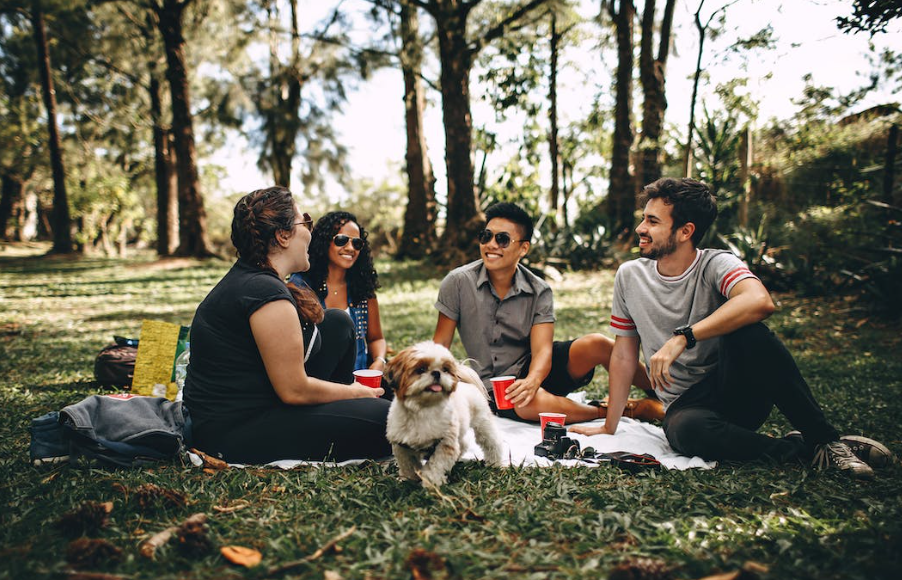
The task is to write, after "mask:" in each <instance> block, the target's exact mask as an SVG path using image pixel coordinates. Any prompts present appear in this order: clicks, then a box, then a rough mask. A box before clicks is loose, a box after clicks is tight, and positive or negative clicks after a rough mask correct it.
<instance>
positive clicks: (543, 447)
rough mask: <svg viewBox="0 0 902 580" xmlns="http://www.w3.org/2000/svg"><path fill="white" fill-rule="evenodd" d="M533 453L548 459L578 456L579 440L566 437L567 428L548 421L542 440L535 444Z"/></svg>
mask: <svg viewBox="0 0 902 580" xmlns="http://www.w3.org/2000/svg"><path fill="white" fill-rule="evenodd" d="M535 454H536V455H538V456H539V457H547V458H548V459H572V458H575V457H579V441H577V440H576V439H571V438H569V437H567V430H566V429H564V427H563V426H562V425H558V424H557V423H548V424H547V425H545V434H544V437H543V438H542V442H541V443H539V444H538V445H536V446H535Z"/></svg>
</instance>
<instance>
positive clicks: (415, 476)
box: [399, 472, 420, 481]
mask: <svg viewBox="0 0 902 580" xmlns="http://www.w3.org/2000/svg"><path fill="white" fill-rule="evenodd" d="M399 475H400V477H401V480H402V481H420V474H419V473H417V472H413V473H400V474H399Z"/></svg>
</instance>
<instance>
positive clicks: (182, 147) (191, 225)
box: [154, 0, 213, 257]
mask: <svg viewBox="0 0 902 580" xmlns="http://www.w3.org/2000/svg"><path fill="white" fill-rule="evenodd" d="M190 2H191V0H163V4H162V6H160V5H157V4H155V5H154V10H155V11H156V13H157V21H158V24H159V27H160V33H161V35H162V36H163V43H164V45H165V46H166V63H167V67H166V79H167V80H168V81H169V91H170V94H171V100H172V131H173V134H174V140H175V150H176V153H177V160H176V161H177V162H176V167H177V172H178V198H179V247H178V250H177V251H176V253H177V254H179V255H181V256H195V257H206V256H212V255H213V252H212V250H211V249H210V243H209V241H208V240H207V213H206V210H205V209H204V198H203V196H202V195H201V192H200V183H199V180H198V175H197V150H196V148H195V144H194V121H193V118H192V116H191V91H190V89H189V84H188V71H187V70H186V68H185V38H184V36H183V35H182V15H183V11H184V9H185V6H186V5H187V4H188V3H190Z"/></svg>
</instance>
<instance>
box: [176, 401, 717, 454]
mask: <svg viewBox="0 0 902 580" xmlns="http://www.w3.org/2000/svg"><path fill="white" fill-rule="evenodd" d="M581 395H583V393H574V394H571V395H570V396H571V398H573V399H577V400H580V399H581V398H582V397H581ZM495 420H496V421H497V424H498V430H499V431H500V433H501V438H502V439H503V440H504V464H505V465H517V466H536V467H548V466H551V465H554V464H556V463H557V464H561V465H567V466H577V465H583V466H587V467H588V466H591V465H595V464H589V463H585V462H581V461H579V460H558V461H552V460H550V459H547V458H545V457H537V456H536V455H535V446H536V444H537V443H540V442H541V440H542V437H541V432H540V429H539V424H538V423H523V422H520V421H514V420H512V419H502V418H501V417H495ZM583 424H584V425H589V424H592V425H597V424H599V423H598V422H597V421H596V422H592V423H583ZM568 436H569V437H570V438H572V439H577V440H579V443H580V446H581V448H583V449H585V448H586V447H594V448H595V450H596V451H598V452H601V453H611V452H614V451H627V452H629V453H638V454H642V453H649V454H651V455H653V456H654V457H655V458H656V459H657V460H658V461H660V462H661V465H663V466H664V467H666V468H667V469H679V470H683V469H692V468H700V469H713V468H714V467H715V466H716V465H717V462H716V461H705V460H704V459H702V458H701V457H687V456H685V455H680V454H678V453H677V452H676V451H674V450H673V448H671V447H670V444H669V443H668V442H667V438H666V437H665V436H664V429H662V428H661V427H658V426H657V425H652V424H650V423H643V422H641V421H636V420H633V419H630V418H628V417H624V418H622V419H620V424H619V425H618V426H617V433H616V434H615V435H593V436H591V437H587V436H585V435H578V434H576V433H568ZM467 441H468V443H469V445H468V450H467V451H466V453H464V457H463V458H464V460H471V461H472V460H476V459H481V458H482V450H481V449H479V447H478V446H477V445H476V443H475V442H474V440H473V434H472V433H470V434H469V435H468V436H467ZM188 456H189V458H190V459H191V462H192V463H193V464H194V465H197V466H200V465H203V460H202V459H201V458H200V457H198V456H197V455H195V454H193V453H189V454H188ZM361 462H362V460H359V459H352V460H348V461H342V462H339V463H334V462H317V461H301V460H295V459H284V460H280V461H273V462H272V463H268V464H267V466H269V467H280V468H282V469H291V468H293V467H297V466H299V465H355V464H358V463H361ZM233 467H244V465H240V464H233Z"/></svg>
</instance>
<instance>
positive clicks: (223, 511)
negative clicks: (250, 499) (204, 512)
mask: <svg viewBox="0 0 902 580" xmlns="http://www.w3.org/2000/svg"><path fill="white" fill-rule="evenodd" d="M250 506H251V504H249V503H247V502H246V501H244V500H240V501H238V502H236V503H235V505H231V506H220V505H214V506H213V509H214V510H216V511H218V512H219V513H221V514H229V513H232V512H237V511H238V510H243V509H244V508H246V507H250Z"/></svg>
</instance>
